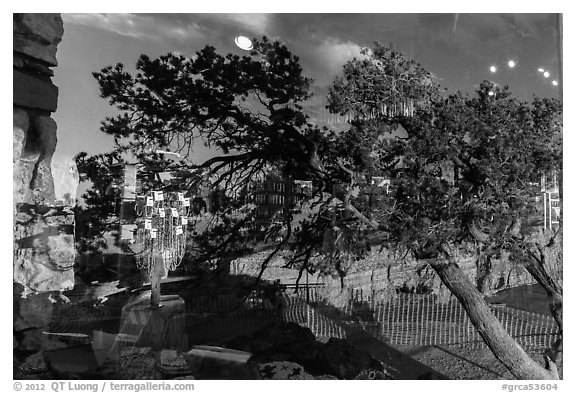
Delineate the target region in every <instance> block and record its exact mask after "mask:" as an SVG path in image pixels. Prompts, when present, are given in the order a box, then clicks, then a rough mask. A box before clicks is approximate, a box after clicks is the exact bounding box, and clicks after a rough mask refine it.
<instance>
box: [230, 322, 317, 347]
mask: <svg viewBox="0 0 576 393" xmlns="http://www.w3.org/2000/svg"><path fill="white" fill-rule="evenodd" d="M315 342H316V338H315V336H314V334H313V333H312V332H311V331H310V329H308V328H304V327H301V326H300V325H298V324H296V323H293V322H289V323H271V324H269V325H266V326H265V327H263V328H262V329H259V330H257V331H256V332H254V333H253V334H252V335H250V336H243V337H237V338H235V339H232V340H230V341H229V342H227V343H226V346H227V347H229V348H233V349H238V350H241V351H247V352H252V353H262V352H265V351H270V350H274V351H276V352H282V351H283V350H284V351H288V352H290V351H291V348H292V347H293V346H294V345H303V344H306V343H309V344H311V343H315Z"/></svg>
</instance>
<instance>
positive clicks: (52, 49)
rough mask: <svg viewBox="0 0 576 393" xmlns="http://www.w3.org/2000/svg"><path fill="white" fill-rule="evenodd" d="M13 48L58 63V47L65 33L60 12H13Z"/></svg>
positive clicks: (53, 64) (51, 62) (41, 59)
mask: <svg viewBox="0 0 576 393" xmlns="http://www.w3.org/2000/svg"><path fill="white" fill-rule="evenodd" d="M12 18H13V19H12V21H13V50H14V52H19V53H23V54H25V55H27V56H30V57H32V58H34V59H37V60H40V61H42V62H44V63H46V64H48V65H52V66H55V65H58V61H57V60H56V49H57V46H58V43H60V41H61V40H62V35H63V34H64V25H63V22H62V17H61V16H60V14H40V13H34V14H16V13H15V14H13V15H12Z"/></svg>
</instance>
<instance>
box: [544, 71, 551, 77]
mask: <svg viewBox="0 0 576 393" xmlns="http://www.w3.org/2000/svg"><path fill="white" fill-rule="evenodd" d="M542 75H544V78H548V77H549V76H550V73H549V72H548V71H544V73H543V74H542Z"/></svg>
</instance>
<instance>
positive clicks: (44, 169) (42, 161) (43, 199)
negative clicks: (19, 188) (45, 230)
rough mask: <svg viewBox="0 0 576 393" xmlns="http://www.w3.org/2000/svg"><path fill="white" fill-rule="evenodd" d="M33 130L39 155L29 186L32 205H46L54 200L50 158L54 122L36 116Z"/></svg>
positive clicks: (53, 146) (52, 152)
mask: <svg viewBox="0 0 576 393" xmlns="http://www.w3.org/2000/svg"><path fill="white" fill-rule="evenodd" d="M34 128H35V134H36V137H37V138H38V141H37V143H38V145H39V146H38V149H39V150H40V152H41V154H40V157H39V160H38V163H37V164H36V168H35V176H34V177H33V179H32V182H31V184H30V186H31V188H32V192H33V201H34V203H37V204H44V205H48V204H52V203H54V201H55V199H56V195H55V193H54V179H53V178H52V156H53V155H54V151H55V150H56V142H57V137H56V122H55V121H54V119H52V118H50V117H48V116H38V117H36V118H35V119H34Z"/></svg>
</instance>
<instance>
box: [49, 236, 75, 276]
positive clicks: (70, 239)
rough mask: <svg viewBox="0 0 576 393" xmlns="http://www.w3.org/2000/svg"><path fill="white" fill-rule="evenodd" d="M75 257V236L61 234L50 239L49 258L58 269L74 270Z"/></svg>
mask: <svg viewBox="0 0 576 393" xmlns="http://www.w3.org/2000/svg"><path fill="white" fill-rule="evenodd" d="M75 257H76V252H75V250H74V235H70V234H60V235H59V236H50V237H48V258H50V260H51V261H52V262H53V263H54V265H55V266H56V267H57V269H72V268H73V267H74V260H75Z"/></svg>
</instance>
